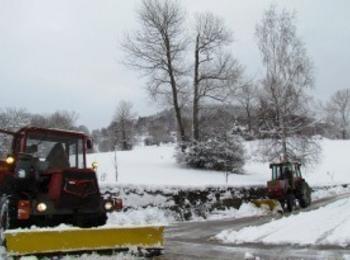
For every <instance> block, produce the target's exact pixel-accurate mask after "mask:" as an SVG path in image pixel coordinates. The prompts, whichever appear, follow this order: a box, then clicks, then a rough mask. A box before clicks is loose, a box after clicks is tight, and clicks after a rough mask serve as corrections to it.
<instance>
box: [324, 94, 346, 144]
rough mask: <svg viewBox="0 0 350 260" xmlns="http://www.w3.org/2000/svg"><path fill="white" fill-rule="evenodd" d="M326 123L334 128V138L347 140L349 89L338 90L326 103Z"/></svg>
mask: <svg viewBox="0 0 350 260" xmlns="http://www.w3.org/2000/svg"><path fill="white" fill-rule="evenodd" d="M325 110H326V113H325V114H326V121H327V122H328V123H329V124H330V125H331V126H332V127H333V128H334V132H335V137H337V138H339V137H340V138H342V139H348V138H349V130H350V89H342V90H338V91H337V92H336V93H335V94H334V95H333V96H332V97H331V99H330V101H329V102H328V103H327V106H326V109H325Z"/></svg>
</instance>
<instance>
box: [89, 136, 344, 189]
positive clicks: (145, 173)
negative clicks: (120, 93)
mask: <svg viewBox="0 0 350 260" xmlns="http://www.w3.org/2000/svg"><path fill="white" fill-rule="evenodd" d="M254 146H256V143H255V142H246V147H247V150H248V151H249V153H248V157H249V158H254V149H252V147H254ZM321 147H322V154H321V156H320V157H321V159H320V162H319V163H318V164H317V165H316V166H315V167H313V168H309V169H304V173H305V174H304V175H305V177H306V179H307V180H308V182H309V183H310V184H311V185H312V186H315V185H333V184H341V183H350V174H349V172H350V160H349V159H348V153H349V151H350V141H343V140H342V141H337V140H336V141H334V140H327V139H323V140H322V141H321ZM174 152H175V147H174V146H173V145H164V146H160V147H157V146H151V147H144V146H139V147H136V148H135V149H134V150H132V151H123V152H122V151H118V152H117V154H116V157H117V166H118V183H122V184H143V185H181V186H203V185H225V184H226V175H225V173H223V172H216V171H208V170H194V169H188V168H185V167H181V166H179V165H178V164H177V163H176V160H175V157H174ZM114 158H115V154H114V152H109V153H95V154H90V155H88V162H89V163H90V164H91V163H92V162H93V161H97V162H98V164H99V168H98V175H99V181H100V183H101V184H102V185H103V184H108V185H111V184H113V183H117V182H116V174H115V173H116V169H115V160H114ZM244 169H245V172H246V174H244V175H234V174H231V175H229V177H228V184H229V185H234V186H243V185H265V183H266V181H267V180H268V179H269V178H270V171H269V167H268V164H267V163H260V162H256V161H253V160H249V159H248V160H247V162H246V165H245V167H244Z"/></svg>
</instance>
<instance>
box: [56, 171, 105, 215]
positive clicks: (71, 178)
mask: <svg viewBox="0 0 350 260" xmlns="http://www.w3.org/2000/svg"><path fill="white" fill-rule="evenodd" d="M99 204H100V193H99V190H98V186H97V180H96V177H95V173H94V172H91V173H90V172H64V174H63V182H62V192H61V199H60V202H59V206H60V207H61V208H69V209H77V210H79V209H91V210H95V209H96V208H98V207H99V206H100V205H99Z"/></svg>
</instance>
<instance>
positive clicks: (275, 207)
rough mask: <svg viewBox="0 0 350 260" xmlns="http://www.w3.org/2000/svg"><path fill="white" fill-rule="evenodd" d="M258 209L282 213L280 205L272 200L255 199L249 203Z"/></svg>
mask: <svg viewBox="0 0 350 260" xmlns="http://www.w3.org/2000/svg"><path fill="white" fill-rule="evenodd" d="M251 202H252V203H253V204H254V205H255V206H256V207H258V208H268V209H269V210H271V211H272V212H283V208H282V205H281V203H280V202H279V201H278V200H274V199H257V200H252V201H251Z"/></svg>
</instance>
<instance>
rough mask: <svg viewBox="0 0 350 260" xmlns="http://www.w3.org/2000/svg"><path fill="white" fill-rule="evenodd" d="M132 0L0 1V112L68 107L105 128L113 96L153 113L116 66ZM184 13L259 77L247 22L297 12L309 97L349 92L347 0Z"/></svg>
mask: <svg viewBox="0 0 350 260" xmlns="http://www.w3.org/2000/svg"><path fill="white" fill-rule="evenodd" d="M138 2H140V1H139V0H128V1H122V0H114V1H112V0H56V1H53V0H52V1H51V0H32V1H29V0H23V1H18V0H0V59H1V63H0V89H1V95H0V104H1V105H0V107H23V108H26V109H27V110H28V111H30V112H38V113H50V112H53V111H55V110H58V109H61V110H63V109H64V110H74V111H76V112H78V113H79V115H80V118H79V123H81V124H86V125H87V126H88V127H89V128H97V127H103V126H107V125H108V124H109V122H110V120H111V118H112V115H113V112H114V109H115V106H116V104H117V102H118V101H119V100H121V99H125V100H130V101H131V102H132V103H133V104H134V110H135V111H136V112H137V113H138V114H139V115H147V114H150V113H153V112H155V111H157V110H159V106H157V105H156V104H154V102H153V101H151V100H150V99H149V97H148V95H147V93H146V91H145V90H144V88H143V87H144V80H143V79H140V78H138V74H137V73H136V72H135V71H130V70H128V69H127V68H125V67H124V66H122V65H120V64H119V61H120V60H121V59H122V53H121V52H120V50H119V48H118V45H119V42H120V40H121V39H122V36H123V33H124V32H126V31H127V30H129V29H133V28H135V26H136V21H135V9H136V7H137V4H138ZM180 2H181V3H182V4H183V6H184V7H185V8H186V9H187V14H188V15H189V16H192V14H194V13H195V12H201V11H211V12H213V13H215V14H217V15H220V16H222V17H223V18H224V19H225V21H226V24H227V25H228V27H229V28H230V29H231V30H233V32H234V38H235V43H234V44H233V46H232V51H233V53H234V54H235V55H236V57H237V58H238V59H239V60H240V62H241V63H242V64H243V65H244V66H245V67H246V72H247V75H248V76H250V77H256V78H258V77H259V76H261V73H262V68H261V66H260V56H259V52H258V50H257V47H256V43H255V39H254V30H255V24H256V22H257V21H258V20H260V18H261V16H262V13H263V11H264V9H265V8H267V7H268V6H269V5H270V4H271V3H277V4H278V6H279V7H285V8H287V9H290V10H295V11H296V12H297V26H298V33H299V35H300V36H301V37H302V38H303V40H304V42H305V44H306V47H307V50H308V53H309V55H310V57H311V58H312V59H313V62H314V65H315V89H314V94H315V96H316V97H317V98H319V99H322V100H326V99H327V98H328V97H329V96H330V95H331V94H332V93H333V92H334V91H335V90H336V89H341V88H347V87H350V86H349V84H348V81H349V80H348V73H349V68H350V50H349V47H348V46H349V45H350V17H349V10H350V1H347V0H336V1H328V0H313V1H312V0H288V1H287V0H280V1H271V0H244V1H243V0H242V1H238V0H215V1H214V0H182V1H180Z"/></svg>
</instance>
